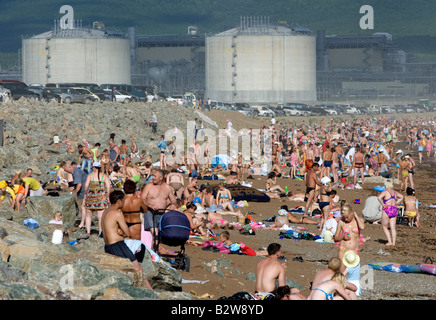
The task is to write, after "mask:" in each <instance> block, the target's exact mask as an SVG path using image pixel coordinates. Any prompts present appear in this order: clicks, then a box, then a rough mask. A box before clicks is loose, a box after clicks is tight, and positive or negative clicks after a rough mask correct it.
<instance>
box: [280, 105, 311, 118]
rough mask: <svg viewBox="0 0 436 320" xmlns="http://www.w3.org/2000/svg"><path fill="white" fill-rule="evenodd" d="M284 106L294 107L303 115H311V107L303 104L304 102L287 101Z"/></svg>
mask: <svg viewBox="0 0 436 320" xmlns="http://www.w3.org/2000/svg"><path fill="white" fill-rule="evenodd" d="M286 106H288V107H294V108H295V109H296V110H298V111H300V112H301V114H302V115H303V116H305V117H308V116H311V115H312V107H311V106H309V105H307V104H305V103H295V102H290V103H287V104H286Z"/></svg>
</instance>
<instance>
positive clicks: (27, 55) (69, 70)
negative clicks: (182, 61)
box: [22, 29, 131, 85]
mask: <svg viewBox="0 0 436 320" xmlns="http://www.w3.org/2000/svg"><path fill="white" fill-rule="evenodd" d="M22 52H23V53H22V56H23V64H22V65H23V81H24V82H25V83H27V84H29V83H41V84H43V85H45V84H47V83H62V82H81V83H97V84H101V83H124V84H130V83H131V69H130V47H129V40H128V39H126V38H120V37H108V36H107V34H105V32H104V31H101V30H95V29H75V30H60V31H58V32H56V33H54V32H53V31H52V32H47V33H43V34H41V35H38V36H35V37H33V38H30V39H23V49H22Z"/></svg>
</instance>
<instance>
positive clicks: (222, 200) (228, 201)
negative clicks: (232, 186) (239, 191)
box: [215, 183, 234, 212]
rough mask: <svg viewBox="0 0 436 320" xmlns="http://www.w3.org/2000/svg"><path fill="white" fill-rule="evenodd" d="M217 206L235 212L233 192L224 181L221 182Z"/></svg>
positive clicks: (217, 194)
mask: <svg viewBox="0 0 436 320" xmlns="http://www.w3.org/2000/svg"><path fill="white" fill-rule="evenodd" d="M215 201H216V204H217V206H218V207H219V208H220V209H222V210H228V211H231V212H234V209H233V205H234V201H233V200H232V193H231V192H230V190H229V189H227V188H226V187H225V184H224V183H221V184H219V186H218V190H217V193H216V198H215Z"/></svg>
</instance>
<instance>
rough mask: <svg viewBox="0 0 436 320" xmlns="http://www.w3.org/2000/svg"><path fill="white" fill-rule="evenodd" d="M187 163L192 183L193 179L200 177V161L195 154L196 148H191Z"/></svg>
mask: <svg viewBox="0 0 436 320" xmlns="http://www.w3.org/2000/svg"><path fill="white" fill-rule="evenodd" d="M186 163H187V165H188V166H189V182H191V180H192V178H196V177H197V176H198V171H197V169H198V161H197V156H196V153H195V148H193V147H190V148H189V149H188V155H187V157H186Z"/></svg>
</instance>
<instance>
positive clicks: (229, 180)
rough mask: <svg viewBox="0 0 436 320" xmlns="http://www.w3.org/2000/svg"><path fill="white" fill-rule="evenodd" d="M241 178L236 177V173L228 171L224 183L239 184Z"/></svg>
mask: <svg viewBox="0 0 436 320" xmlns="http://www.w3.org/2000/svg"><path fill="white" fill-rule="evenodd" d="M241 182H242V180H239V179H238V175H237V173H236V172H232V173H230V175H229V176H228V177H226V184H227V185H229V184H241Z"/></svg>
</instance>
